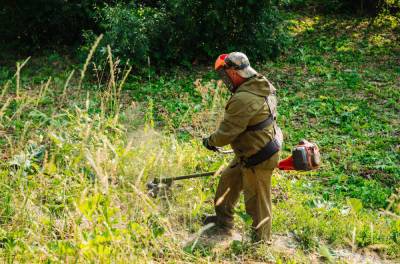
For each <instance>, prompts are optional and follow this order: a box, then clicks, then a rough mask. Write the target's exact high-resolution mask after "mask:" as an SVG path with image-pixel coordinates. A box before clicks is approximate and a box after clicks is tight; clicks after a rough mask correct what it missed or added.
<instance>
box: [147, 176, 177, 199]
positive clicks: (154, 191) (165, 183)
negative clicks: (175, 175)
mask: <svg viewBox="0 0 400 264" xmlns="http://www.w3.org/2000/svg"><path fill="white" fill-rule="evenodd" d="M171 184H172V180H171V181H169V180H168V179H163V180H162V181H160V179H158V178H155V179H153V180H152V181H150V182H148V183H147V184H146V186H147V190H148V192H147V195H148V196H150V197H152V198H156V197H157V196H158V194H159V193H160V191H164V192H165V191H167V190H168V189H169V188H170V187H171Z"/></svg>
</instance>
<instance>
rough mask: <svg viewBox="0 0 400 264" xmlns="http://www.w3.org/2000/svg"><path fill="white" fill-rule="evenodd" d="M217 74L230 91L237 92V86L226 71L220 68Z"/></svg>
mask: <svg viewBox="0 0 400 264" xmlns="http://www.w3.org/2000/svg"><path fill="white" fill-rule="evenodd" d="M217 73H218V75H219V77H220V78H221V80H222V81H223V82H224V83H225V85H226V87H228V89H229V91H230V92H231V93H234V92H235V90H236V88H235V85H234V84H233V82H232V80H231V78H229V75H228V74H227V73H226V71H225V69H224V68H220V69H218V70H217Z"/></svg>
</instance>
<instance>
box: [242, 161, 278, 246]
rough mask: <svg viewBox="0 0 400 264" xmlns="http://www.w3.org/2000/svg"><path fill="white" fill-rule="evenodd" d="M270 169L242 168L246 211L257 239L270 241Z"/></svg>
mask: <svg viewBox="0 0 400 264" xmlns="http://www.w3.org/2000/svg"><path fill="white" fill-rule="evenodd" d="M272 172H273V170H272V169H265V168H263V169H260V168H258V169H257V168H249V169H247V168H243V189H244V200H245V205H246V212H247V213H248V214H249V215H251V217H252V219H253V228H254V231H255V232H256V235H257V240H264V241H266V242H269V241H271V227H272V201H271V177H272Z"/></svg>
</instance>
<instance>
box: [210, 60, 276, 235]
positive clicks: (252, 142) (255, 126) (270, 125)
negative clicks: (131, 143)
mask: <svg viewBox="0 0 400 264" xmlns="http://www.w3.org/2000/svg"><path fill="white" fill-rule="evenodd" d="M215 70H216V71H217V72H218V73H219V75H220V77H221V79H222V80H223V81H224V83H225V84H226V85H227V87H228V88H229V90H230V91H231V92H232V97H231V98H230V99H229V101H228V102H227V104H226V107H225V115H224V119H223V121H222V122H221V123H220V125H219V128H218V130H217V131H216V132H214V133H213V134H212V135H211V136H210V137H208V138H205V139H203V145H204V146H205V147H206V148H208V149H209V150H213V151H216V150H217V147H222V146H225V145H228V144H230V145H231V147H232V149H233V150H234V152H235V158H234V159H233V160H232V162H231V163H230V164H229V166H228V167H227V168H226V169H225V170H224V171H223V172H222V175H221V178H220V181H219V184H218V188H217V192H216V195H215V200H214V204H215V212H216V215H212V216H207V217H206V218H205V221H204V223H205V224H208V223H215V224H216V226H217V227H218V228H219V229H220V230H223V231H224V232H226V233H227V234H229V233H230V231H231V230H232V228H233V209H234V206H235V205H236V203H237V202H238V199H239V195H240V193H241V191H243V192H244V198H245V206H246V212H247V213H248V214H249V215H250V216H251V217H252V219H253V228H254V231H255V234H256V237H255V238H256V240H263V241H266V242H270V241H271V224H272V204H271V177H272V172H273V170H274V169H275V168H276V167H277V165H278V158H279V157H278V156H279V149H280V148H281V144H282V133H281V131H280V129H279V128H278V127H277V125H276V106H277V102H276V96H275V88H274V86H273V85H272V84H271V83H270V82H269V81H268V80H267V79H266V78H265V77H264V76H262V75H260V74H258V73H257V72H256V71H255V70H254V69H253V68H252V67H251V66H250V63H249V60H248V58H247V56H246V55H245V54H243V53H241V52H232V53H230V54H223V55H220V56H219V57H218V59H217V61H216V62H215Z"/></svg>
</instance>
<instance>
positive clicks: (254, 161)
mask: <svg viewBox="0 0 400 264" xmlns="http://www.w3.org/2000/svg"><path fill="white" fill-rule="evenodd" d="M280 148H281V147H280V144H279V141H278V140H277V139H276V138H274V139H273V140H271V141H270V142H268V143H267V144H266V145H265V146H264V147H263V148H262V149H260V150H259V151H258V152H257V153H256V154H254V155H252V156H250V157H248V158H247V159H244V160H243V162H244V166H245V167H246V168H249V167H253V166H256V165H258V164H260V163H261V162H263V161H265V160H267V159H269V158H271V157H272V156H273V155H274V154H275V153H277V152H278V151H279V149H280Z"/></svg>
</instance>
